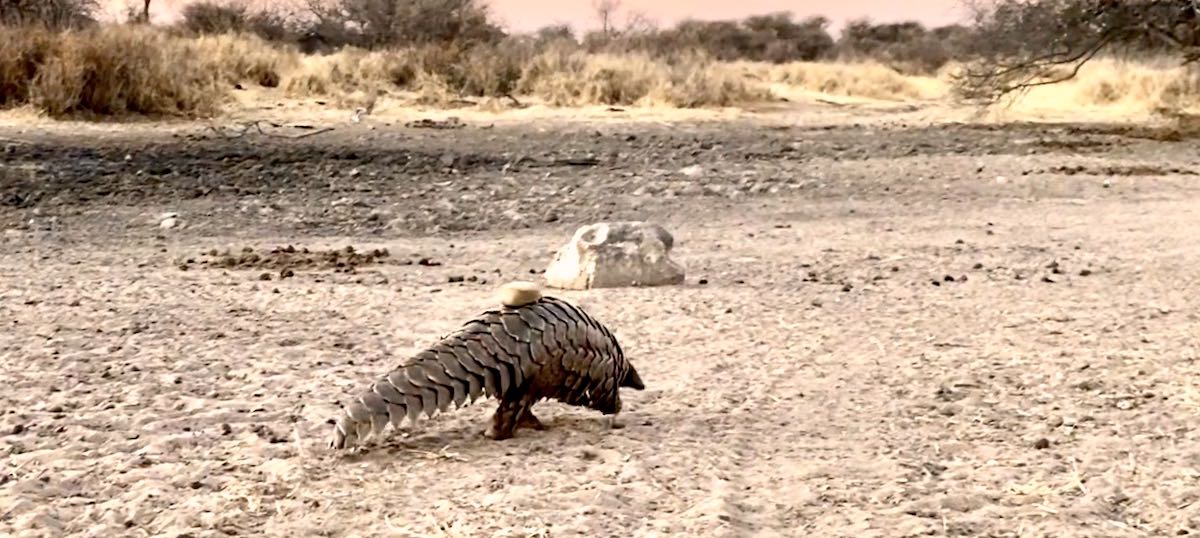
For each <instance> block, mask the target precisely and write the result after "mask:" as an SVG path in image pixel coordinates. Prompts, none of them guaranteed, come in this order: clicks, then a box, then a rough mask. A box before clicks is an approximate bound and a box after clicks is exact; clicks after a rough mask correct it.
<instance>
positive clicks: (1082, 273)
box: [1079, 269, 1092, 276]
mask: <svg viewBox="0 0 1200 538" xmlns="http://www.w3.org/2000/svg"><path fill="white" fill-rule="evenodd" d="M1091 275H1092V270H1091V269H1081V270H1080V271H1079V276H1091Z"/></svg>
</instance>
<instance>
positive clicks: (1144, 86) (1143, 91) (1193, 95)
mask: <svg viewBox="0 0 1200 538" xmlns="http://www.w3.org/2000/svg"><path fill="white" fill-rule="evenodd" d="M1013 109H1014V110H1016V111H1018V112H1027V113H1038V112H1047V113H1053V112H1070V111H1081V110H1086V111H1087V112H1089V113H1092V114H1105V115H1113V116H1121V117H1137V116H1146V115H1149V114H1153V113H1155V112H1158V111H1161V110H1164V109H1166V110H1173V111H1179V112H1196V111H1198V110H1200V72H1198V71H1197V70H1196V69H1195V68H1187V67H1182V66H1180V65H1179V64H1178V62H1167V61H1121V60H1116V59H1111V58H1103V59H1097V60H1093V61H1092V62H1090V63H1088V64H1087V65H1085V66H1084V68H1083V69H1082V70H1081V71H1080V72H1079V75H1078V76H1077V77H1076V78H1075V79H1073V80H1071V81H1069V82H1066V83H1063V84H1056V85H1051V86H1042V87H1038V88H1034V89H1032V90H1031V91H1030V92H1029V93H1027V94H1026V95H1024V96H1022V97H1021V99H1020V100H1018V101H1016V102H1015V103H1013Z"/></svg>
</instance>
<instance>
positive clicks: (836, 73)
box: [742, 61, 946, 101]
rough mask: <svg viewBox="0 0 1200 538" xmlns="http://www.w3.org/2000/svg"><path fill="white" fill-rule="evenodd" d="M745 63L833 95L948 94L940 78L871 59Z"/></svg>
mask: <svg viewBox="0 0 1200 538" xmlns="http://www.w3.org/2000/svg"><path fill="white" fill-rule="evenodd" d="M742 65H743V67H744V68H745V69H747V70H748V71H750V72H754V73H756V75H757V76H758V77H760V78H763V79H765V80H768V81H770V82H773V83H778V84H786V85H789V86H795V87H799V88H803V89H805V90H808V91H812V92H819V93H825V94H830V95H839V96H846V97H865V98H868V99H882V100H891V101H909V100H931V99H940V98H942V97H944V96H945V95H946V87H945V84H944V82H943V81H941V80H940V79H939V78H938V77H933V76H916V75H904V74H901V73H900V72H898V71H896V70H895V69H892V68H889V67H887V66H885V65H883V64H880V63H876V62H870V61H862V62H846V63H824V62H794V63H789V64H782V65H772V66H766V65H762V64H758V65H746V64H742Z"/></svg>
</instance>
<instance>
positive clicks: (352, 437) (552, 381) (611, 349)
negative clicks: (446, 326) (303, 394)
mask: <svg viewBox="0 0 1200 538" xmlns="http://www.w3.org/2000/svg"><path fill="white" fill-rule="evenodd" d="M622 386H624V387H630V388H633V389H636V390H642V389H643V388H644V387H643V385H642V381H641V379H640V377H639V376H638V374H637V372H636V371H635V370H634V369H633V367H632V365H630V364H629V363H628V361H626V360H625V356H624V353H623V352H622V350H621V346H620V344H619V343H618V342H617V339H616V337H615V336H613V334H612V333H611V332H610V331H609V330H608V329H607V328H606V327H605V326H604V325H603V324H601V323H600V322H598V321H596V320H595V319H594V318H592V317H591V316H590V315H588V314H587V313H586V312H584V311H583V310H582V309H580V308H579V307H577V306H575V305H572V304H570V303H568V302H567V301H564V300H561V299H558V298H555V297H541V298H539V299H537V300H535V301H533V302H530V303H528V304H525V305H522V306H518V307H508V306H505V307H502V308H499V309H495V310H488V311H486V312H484V313H483V314H481V315H479V316H477V317H475V318H474V319H472V320H470V321H468V322H466V323H465V324H464V325H463V326H462V327H460V328H459V329H458V330H457V331H455V332H453V333H451V334H449V335H447V336H445V337H443V338H442V339H441V340H439V341H438V342H436V343H435V344H433V345H432V346H430V347H429V348H427V349H425V350H424V351H421V352H420V353H417V354H416V355H415V356H413V357H411V358H409V359H408V360H407V361H405V362H404V363H403V364H401V365H400V366H398V367H397V368H395V369H393V370H392V371H390V372H388V373H387V374H385V375H384V376H382V377H380V378H379V379H377V380H376V381H375V382H374V383H373V384H372V385H371V387H370V388H369V389H367V390H366V391H364V392H363V393H362V394H361V395H359V396H358V397H357V398H356V399H355V400H354V401H353V402H351V403H350V404H349V405H347V406H346V407H345V409H344V413H342V414H341V415H340V416H339V417H338V419H337V420H336V421H335V425H334V436H333V440H332V441H331V443H330V446H332V447H333V448H345V447H347V446H352V445H354V444H357V443H358V442H361V441H362V440H364V439H366V438H367V437H369V436H370V435H372V434H378V433H379V432H381V431H382V430H383V429H384V428H385V427H386V426H387V424H388V423H391V424H392V425H393V426H394V427H397V426H399V425H400V424H401V422H402V421H403V420H404V419H405V418H407V419H408V420H409V421H410V422H413V421H416V420H417V419H418V418H419V417H420V415H422V414H424V415H425V416H427V417H432V416H433V415H434V414H435V413H438V412H445V411H447V410H449V408H450V406H451V404H453V405H454V406H455V407H462V406H464V405H468V404H471V403H474V402H475V401H476V400H478V399H479V398H481V397H486V398H496V399H498V400H500V406H499V408H498V409H497V411H496V413H495V415H494V416H493V419H492V426H491V428H489V429H488V431H487V435H488V436H489V437H491V438H493V439H503V438H507V437H511V436H512V432H513V429H515V428H516V427H517V426H518V425H532V426H533V427H540V423H538V422H537V419H536V418H534V417H533V415H532V412H531V410H530V407H532V405H533V404H534V403H536V402H537V401H539V400H542V399H546V398H550V399H556V400H559V401H561V402H563V403H566V404H568V405H575V406H581V407H587V408H591V409H595V410H597V411H600V412H601V413H602V414H605V415H615V414H617V413H618V412H620V410H621V398H620V394H619V392H618V389H619V388H620V387H622Z"/></svg>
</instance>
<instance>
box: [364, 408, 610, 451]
mask: <svg viewBox="0 0 1200 538" xmlns="http://www.w3.org/2000/svg"><path fill="white" fill-rule="evenodd" d="M538 416H539V418H541V419H542V422H543V424H545V426H546V429H544V430H535V429H532V428H519V429H517V430H516V431H515V432H513V436H512V437H510V438H508V439H504V440H500V441H496V440H492V439H488V438H486V437H484V436H483V430H484V429H485V428H487V425H488V423H487V422H478V423H466V424H463V423H460V424H455V425H450V424H440V425H434V424H427V425H426V427H424V428H414V429H409V428H402V429H401V430H394V429H391V428H390V427H389V428H388V429H387V430H385V431H384V433H383V434H382V436H379V437H375V438H374V439H372V440H371V441H368V442H367V443H366V444H365V445H362V446H359V447H355V448H354V449H353V450H351V451H348V452H346V453H345V455H344V458H345V459H346V461H350V462H360V461H371V460H376V459H385V458H386V459H395V458H396V457H410V456H412V455H423V456H427V457H430V458H438V457H444V458H447V459H457V458H464V459H472V458H475V457H487V456H495V454H496V453H497V452H504V451H507V450H512V449H514V448H520V449H522V450H539V449H541V448H544V447H551V446H553V447H558V446H561V445H562V444H563V443H564V442H569V443H593V442H595V441H598V440H599V439H600V438H601V437H603V436H604V435H607V434H609V433H611V432H613V431H614V430H613V429H612V428H611V427H610V425H609V424H610V423H609V421H608V418H607V417H604V416H584V415H575V414H568V413H553V412H547V413H545V416H543V415H542V414H539V415H538ZM405 433H407V436H405V435H404V434H405Z"/></svg>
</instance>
